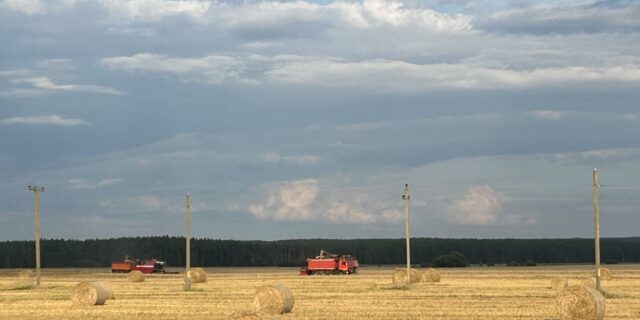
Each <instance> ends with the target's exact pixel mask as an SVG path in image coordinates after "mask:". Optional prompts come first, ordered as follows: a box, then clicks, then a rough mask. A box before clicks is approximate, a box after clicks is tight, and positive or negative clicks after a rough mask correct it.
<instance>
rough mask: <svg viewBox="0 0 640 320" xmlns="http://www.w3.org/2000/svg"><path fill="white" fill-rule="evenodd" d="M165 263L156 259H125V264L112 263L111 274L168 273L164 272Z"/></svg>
mask: <svg viewBox="0 0 640 320" xmlns="http://www.w3.org/2000/svg"><path fill="white" fill-rule="evenodd" d="M165 264H166V263H165V262H164V261H158V260H156V259H129V258H128V257H127V258H125V259H124V262H111V272H114V273H116V272H121V273H128V272H131V271H133V270H138V271H140V272H142V273H168V272H166V271H165V270H164V265H165Z"/></svg>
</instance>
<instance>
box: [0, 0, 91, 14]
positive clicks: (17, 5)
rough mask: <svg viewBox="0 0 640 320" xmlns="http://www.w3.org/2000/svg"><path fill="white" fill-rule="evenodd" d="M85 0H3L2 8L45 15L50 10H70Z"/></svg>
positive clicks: (0, 5)
mask: <svg viewBox="0 0 640 320" xmlns="http://www.w3.org/2000/svg"><path fill="white" fill-rule="evenodd" d="M81 1H83V0H3V1H2V2H0V8H2V7H4V8H8V9H10V10H13V11H18V12H20V13H23V14H26V15H43V14H47V13H49V12H50V11H60V10H68V9H70V8H73V7H75V5H76V4H77V3H78V2H81Z"/></svg>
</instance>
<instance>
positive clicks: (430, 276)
mask: <svg viewBox="0 0 640 320" xmlns="http://www.w3.org/2000/svg"><path fill="white" fill-rule="evenodd" d="M420 281H421V282H440V272H438V270H436V269H434V268H429V269H427V270H425V271H424V272H422V274H421V275H420Z"/></svg>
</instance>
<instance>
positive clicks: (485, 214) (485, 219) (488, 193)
mask: <svg viewBox="0 0 640 320" xmlns="http://www.w3.org/2000/svg"><path fill="white" fill-rule="evenodd" d="M507 201H509V198H507V196H505V195H504V194H502V193H500V192H497V191H495V190H494V189H493V188H491V187H490V186H486V185H485V186H476V187H472V188H470V189H469V190H467V192H466V193H465V195H464V197H463V198H462V199H459V200H456V201H454V203H453V204H452V205H451V206H450V207H449V215H448V219H449V222H451V223H453V224H463V225H494V224H504V223H505V222H508V221H505V219H504V218H505V213H504V210H503V209H504V204H505V203H506V202H507Z"/></svg>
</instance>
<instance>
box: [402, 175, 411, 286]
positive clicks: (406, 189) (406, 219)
mask: <svg viewBox="0 0 640 320" xmlns="http://www.w3.org/2000/svg"><path fill="white" fill-rule="evenodd" d="M402 199H403V200H404V233H405V237H406V238H407V284H409V283H411V245H410V243H409V185H408V184H405V185H404V193H403V194H402Z"/></svg>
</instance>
